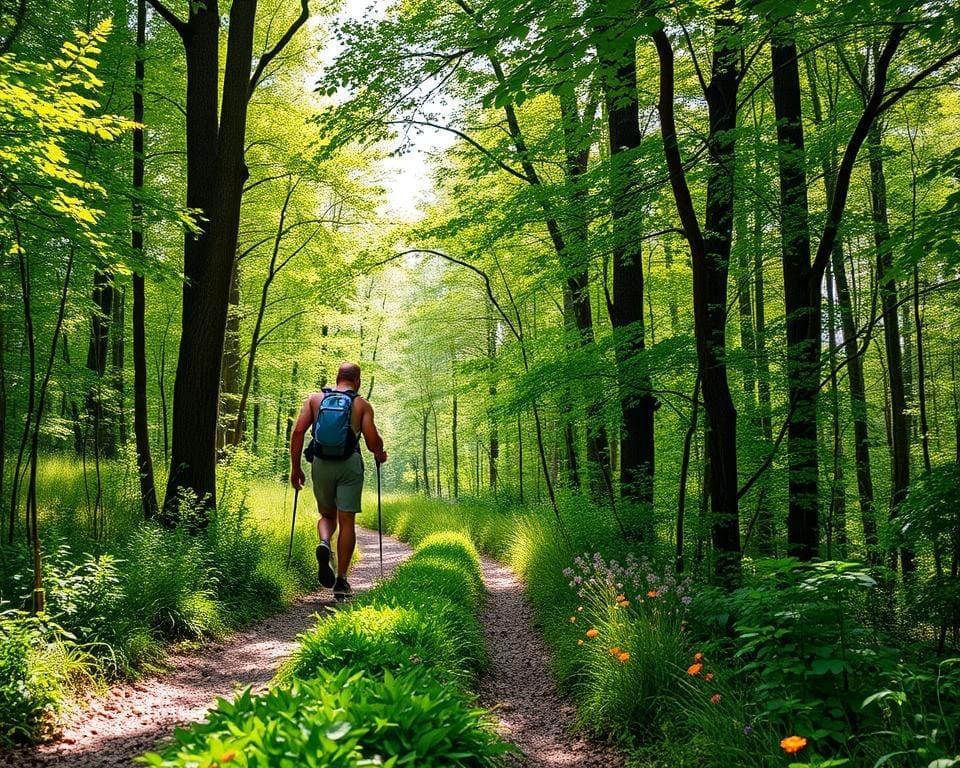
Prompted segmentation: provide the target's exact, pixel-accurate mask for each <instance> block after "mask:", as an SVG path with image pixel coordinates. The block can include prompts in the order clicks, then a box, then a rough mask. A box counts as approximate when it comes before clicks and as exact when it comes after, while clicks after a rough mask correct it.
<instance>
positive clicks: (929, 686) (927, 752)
mask: <svg viewBox="0 0 960 768" xmlns="http://www.w3.org/2000/svg"><path fill="white" fill-rule="evenodd" d="M863 708H864V710H865V711H868V712H871V713H872V714H873V717H874V719H875V718H879V719H880V720H881V722H882V727H881V728H879V729H878V730H876V731H874V732H872V733H869V734H867V735H866V736H865V737H864V738H862V739H861V746H862V748H863V751H864V752H865V754H866V755H867V757H868V758H869V760H870V762H871V764H875V765H882V764H884V763H886V762H888V761H890V760H891V759H892V758H894V757H896V758H898V759H899V760H900V761H901V762H902V763H903V764H906V765H911V766H914V765H915V766H918V768H921V767H922V768H927V766H934V768H949V766H952V765H960V757H957V755H958V752H960V658H958V659H947V660H945V661H942V662H941V663H940V664H939V665H938V668H937V673H936V674H935V675H928V674H921V673H919V672H917V671H916V670H914V669H911V668H910V667H909V666H907V665H901V666H900V667H899V668H898V669H897V671H896V673H895V674H894V675H893V677H892V678H891V679H890V680H889V687H888V688H884V689H883V690H880V691H877V692H875V693H873V694H871V695H870V696H868V697H867V698H866V699H865V700H864V702H863Z"/></svg>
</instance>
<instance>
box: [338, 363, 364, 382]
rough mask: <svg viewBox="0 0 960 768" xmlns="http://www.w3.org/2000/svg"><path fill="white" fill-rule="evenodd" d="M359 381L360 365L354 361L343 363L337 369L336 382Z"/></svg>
mask: <svg viewBox="0 0 960 768" xmlns="http://www.w3.org/2000/svg"><path fill="white" fill-rule="evenodd" d="M340 383H350V384H359V383H360V366H359V365H357V364H356V363H343V364H342V365H341V366H340V369H339V370H338V371H337V384H340Z"/></svg>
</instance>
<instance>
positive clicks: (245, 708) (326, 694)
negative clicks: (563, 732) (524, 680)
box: [140, 667, 506, 768]
mask: <svg viewBox="0 0 960 768" xmlns="http://www.w3.org/2000/svg"><path fill="white" fill-rule="evenodd" d="M505 751H506V747H505V746H504V745H503V744H502V743H501V742H500V741H499V739H497V737H496V736H495V734H494V733H493V730H492V728H491V726H490V724H489V723H487V722H486V721H485V720H484V717H483V714H482V711H481V710H478V709H475V708H473V706H472V704H471V701H470V699H469V698H468V697H467V696H466V695H465V694H463V693H461V692H460V691H459V690H457V689H456V688H454V687H450V686H448V685H445V684H444V683H442V682H441V681H439V680H438V679H437V678H436V677H434V676H433V675H431V674H430V673H429V672H428V671H427V670H425V669H423V668H419V667H413V668H410V669H407V670H405V671H404V672H402V673H400V674H398V675H396V676H394V675H392V674H391V673H390V672H384V673H383V675H382V676H380V675H375V674H372V673H370V672H368V671H359V672H358V671H356V670H354V669H350V668H344V669H340V670H338V671H336V672H330V671H326V670H321V671H320V673H319V675H318V676H317V677H316V678H314V679H311V680H295V681H293V682H292V683H291V685H290V686H289V687H278V688H274V689H272V690H271V691H269V692H268V693H266V694H264V695H262V696H254V695H252V694H251V693H250V690H249V689H248V690H246V691H244V692H243V693H242V694H241V695H240V696H238V697H237V698H236V699H235V700H234V701H233V702H228V701H225V700H223V699H221V700H220V702H219V703H218V706H217V707H216V709H214V710H211V712H210V713H209V716H208V719H207V721H206V722H204V723H200V724H197V725H195V726H193V727H191V728H189V729H186V730H184V729H180V730H178V731H177V733H176V744H174V745H173V746H171V747H169V748H168V749H167V750H166V751H164V752H163V753H162V754H156V753H151V754H147V755H145V756H144V757H142V758H140V761H141V762H144V763H146V764H148V765H152V766H157V767H158V768H180V767H183V768H186V767H187V766H211V765H214V764H221V763H226V762H230V763H231V764H236V765H238V766H250V768H261V767H262V768H266V767H267V766H271V767H272V766H277V765H286V764H288V763H289V764H290V765H303V766H324V768H341V767H343V768H347V767H348V766H349V767H350V768H353V767H354V766H363V765H384V766H397V765H411V766H417V768H431V766H444V767H449V768H456V767H457V766H462V767H463V768H468V767H469V768H483V767H484V766H496V765H498V764H499V762H500V757H501V755H503V754H504V752H505Z"/></svg>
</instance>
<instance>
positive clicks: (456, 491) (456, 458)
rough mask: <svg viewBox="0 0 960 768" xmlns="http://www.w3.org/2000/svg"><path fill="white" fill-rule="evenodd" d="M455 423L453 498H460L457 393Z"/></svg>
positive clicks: (452, 428) (452, 437)
mask: <svg viewBox="0 0 960 768" xmlns="http://www.w3.org/2000/svg"><path fill="white" fill-rule="evenodd" d="M452 419H453V423H452V425H451V427H450V442H451V444H452V449H453V498H454V501H456V500H458V499H459V498H460V446H459V443H458V441H457V395H456V394H454V395H453V416H452Z"/></svg>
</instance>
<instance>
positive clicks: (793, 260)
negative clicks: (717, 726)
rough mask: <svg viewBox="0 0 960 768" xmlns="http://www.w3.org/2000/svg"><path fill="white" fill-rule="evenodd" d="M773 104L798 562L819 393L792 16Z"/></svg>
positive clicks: (816, 309) (813, 523) (810, 552)
mask: <svg viewBox="0 0 960 768" xmlns="http://www.w3.org/2000/svg"><path fill="white" fill-rule="evenodd" d="M770 51H771V60H772V65H773V104H774V110H775V112H776V118H777V149H778V153H777V158H778V165H779V171H780V241H781V251H782V256H783V283H784V300H785V305H786V315H787V317H786V325H787V385H788V391H789V397H790V409H791V415H790V417H789V419H790V420H789V424H788V427H787V455H788V460H789V481H788V486H789V510H788V512H787V554H788V555H791V556H793V557H797V558H799V559H800V560H803V561H809V560H812V559H813V558H815V557H817V555H818V551H819V546H820V522H819V501H820V499H819V494H818V479H819V478H818V476H819V465H818V457H817V400H818V397H819V394H820V344H821V342H820V324H821V321H820V304H821V294H820V288H819V283H818V284H817V290H812V287H811V263H810V230H809V226H808V216H809V210H808V205H807V177H806V169H805V163H804V157H805V155H804V140H803V115H802V109H801V94H800V68H799V58H798V55H797V46H796V42H795V40H794V37H793V25H792V20H787V21H785V22H782V23H781V25H780V26H779V27H778V28H777V29H776V30H774V33H773V37H772V40H771V44H770Z"/></svg>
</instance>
